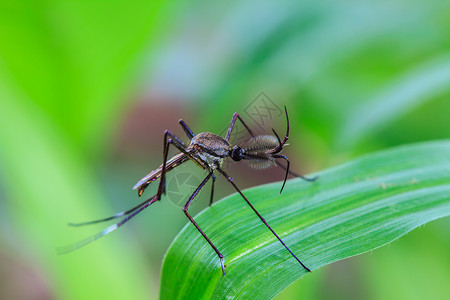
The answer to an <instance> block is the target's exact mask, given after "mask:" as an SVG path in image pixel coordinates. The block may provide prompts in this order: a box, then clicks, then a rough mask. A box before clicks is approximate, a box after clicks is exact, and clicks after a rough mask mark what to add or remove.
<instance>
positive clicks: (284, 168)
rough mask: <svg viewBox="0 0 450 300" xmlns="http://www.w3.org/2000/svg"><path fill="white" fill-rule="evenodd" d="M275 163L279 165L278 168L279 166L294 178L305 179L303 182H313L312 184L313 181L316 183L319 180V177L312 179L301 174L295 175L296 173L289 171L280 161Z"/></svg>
mask: <svg viewBox="0 0 450 300" xmlns="http://www.w3.org/2000/svg"><path fill="white" fill-rule="evenodd" d="M275 163H276V164H277V166H279V167H280V168H282V169H283V170H285V171H287V172H289V174H291V175H292V176H295V177H299V178H301V179H303V180H306V181H311V182H312V181H316V179H317V178H319V176H314V177H312V178H309V177H305V176H303V175H300V174H298V173H295V172H294V171H291V170H289V169H288V168H286V167H285V166H283V165H282V164H281V163H280V162H278V161H275Z"/></svg>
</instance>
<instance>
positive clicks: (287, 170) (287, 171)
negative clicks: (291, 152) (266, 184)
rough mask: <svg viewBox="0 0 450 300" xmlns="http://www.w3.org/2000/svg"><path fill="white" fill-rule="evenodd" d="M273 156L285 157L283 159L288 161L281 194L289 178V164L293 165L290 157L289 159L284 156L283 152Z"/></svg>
mask: <svg viewBox="0 0 450 300" xmlns="http://www.w3.org/2000/svg"><path fill="white" fill-rule="evenodd" d="M273 157H274V158H283V159H284V160H285V161H286V163H287V166H286V174H285V175H284V181H283V185H282V186H281V190H280V194H281V192H282V191H283V189H284V185H285V184H286V180H287V177H288V174H289V166H290V165H291V163H290V162H289V159H288V158H287V157H286V156H284V155H281V154H275V155H274V156H273Z"/></svg>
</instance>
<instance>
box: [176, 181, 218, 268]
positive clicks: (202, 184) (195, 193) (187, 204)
mask: <svg viewBox="0 0 450 300" xmlns="http://www.w3.org/2000/svg"><path fill="white" fill-rule="evenodd" d="M211 176H213V174H212V172H210V173H209V174H208V176H206V178H205V179H203V181H202V183H200V185H199V186H198V188H197V189H196V190H195V191H194V193H193V194H192V195H191V197H189V200H188V201H187V202H186V204H185V205H184V207H183V212H184V213H185V214H186V216H187V217H188V219H189V220H190V221H191V223H192V224H194V226H195V228H197V230H198V231H199V232H200V233H201V234H202V235H203V237H204V238H205V239H206V241H207V242H208V244H209V245H211V247H212V248H213V249H214V251H215V252H216V253H217V255H218V256H219V259H220V265H221V266H222V274H223V275H224V276H225V266H224V264H223V255H222V253H220V252H219V250H217V248H216V246H214V244H213V243H212V242H211V240H210V239H209V238H208V237H207V236H206V234H205V233H204V232H203V230H202V229H201V228H200V226H198V224H197V223H196V222H195V221H194V219H193V218H192V217H191V215H190V214H189V213H188V208H189V205H190V204H191V202H192V200H193V199H194V198H195V196H197V194H198V192H200V190H201V189H202V188H203V186H205V184H206V183H207V182H208V180H209V179H210V178H211Z"/></svg>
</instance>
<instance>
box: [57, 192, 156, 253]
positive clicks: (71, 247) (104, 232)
mask: <svg viewBox="0 0 450 300" xmlns="http://www.w3.org/2000/svg"><path fill="white" fill-rule="evenodd" d="M157 200H158V199H157V198H156V195H155V196H153V197H150V198H148V199H147V200H146V201H145V204H144V205H143V206H141V207H140V208H139V209H138V210H136V211H135V212H134V213H132V214H130V215H129V216H127V217H125V218H123V219H122V221H120V222H119V223H117V224H113V225H111V226H109V227H107V228H105V229H104V230H102V231H100V232H99V233H97V234H95V235H93V236H91V237H88V238H86V239H84V240H81V241H79V242H77V243H75V244H72V245H69V246H66V247H61V248H58V249H57V252H58V254H67V253H69V252H72V251H74V250H76V249H79V248H81V247H83V246H86V245H87V244H90V243H92V242H93V241H95V240H98V239H99V238H101V237H103V236H105V235H107V234H108V233H111V232H113V231H114V230H116V229H117V228H119V227H121V226H122V225H123V224H125V223H126V222H128V221H129V220H131V219H132V218H133V217H135V216H136V215H137V214H138V213H140V212H141V211H143V210H144V209H146V208H147V207H149V206H150V205H152V204H153V203H154V202H156V201H157Z"/></svg>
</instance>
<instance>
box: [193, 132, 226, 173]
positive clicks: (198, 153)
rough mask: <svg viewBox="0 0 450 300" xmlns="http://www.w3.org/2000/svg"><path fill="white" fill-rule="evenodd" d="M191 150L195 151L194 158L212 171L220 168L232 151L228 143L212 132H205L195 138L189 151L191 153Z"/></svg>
mask: <svg viewBox="0 0 450 300" xmlns="http://www.w3.org/2000/svg"><path fill="white" fill-rule="evenodd" d="M189 148H191V149H194V152H193V153H192V155H193V156H195V157H198V158H199V159H200V160H202V161H203V162H204V163H205V164H206V165H207V166H208V167H209V168H211V169H215V168H216V167H217V166H219V167H220V166H221V165H222V163H223V158H224V157H226V156H228V155H229V153H230V150H231V147H230V144H229V143H228V141H226V140H225V139H224V138H223V137H221V136H219V135H216V134H214V133H211V132H203V133H199V134H197V135H196V136H194V137H193V138H192V140H191V143H190V145H189V147H188V149H187V150H188V151H190V150H189Z"/></svg>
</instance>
